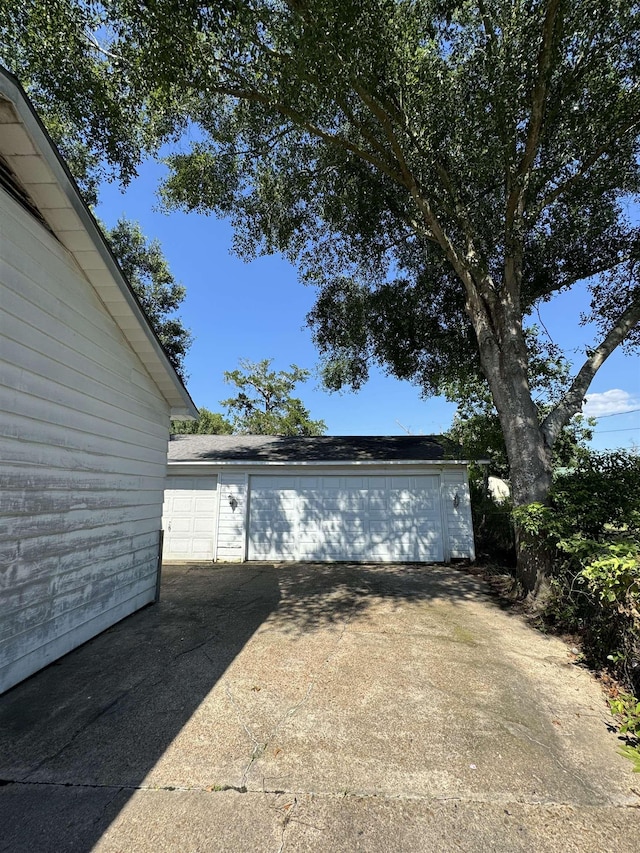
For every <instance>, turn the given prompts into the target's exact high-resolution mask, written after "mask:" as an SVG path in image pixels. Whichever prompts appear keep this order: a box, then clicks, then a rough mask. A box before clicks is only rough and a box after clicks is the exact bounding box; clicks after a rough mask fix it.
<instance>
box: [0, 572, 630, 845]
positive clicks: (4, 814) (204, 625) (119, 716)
mask: <svg viewBox="0 0 640 853" xmlns="http://www.w3.org/2000/svg"><path fill="white" fill-rule="evenodd" d="M163 580H164V585H163V600H162V601H161V603H160V604H159V605H157V606H154V607H150V608H147V609H146V610H145V611H142V612H140V613H138V614H136V615H134V616H132V617H130V618H129V619H127V620H125V621H123V622H122V623H120V624H119V625H117V626H115V627H114V628H112V629H110V630H109V631H107V632H105V633H104V634H103V635H101V636H100V637H97V638H96V639H95V640H92V641H91V642H90V643H87V644H86V645H85V646H83V647H82V648H80V649H78V650H76V651H75V652H73V653H72V654H70V655H68V656H67V657H66V658H64V659H62V660H61V661H59V662H57V663H56V664H54V665H52V666H50V667H49V668H48V669H46V670H44V671H43V672H41V673H39V674H37V675H36V676H34V677H32V678H31V679H29V680H28V681H27V682H25V683H23V684H22V685H19V686H18V687H16V688H15V689H14V690H12V691H10V692H9V693H7V694H5V696H3V697H0V780H4V783H3V784H2V785H1V786H0V851H5V850H6V851H12V853H14V851H15V853H19V851H25V853H27V851H28V853H49V851H51V853H54V851H55V853H64V852H65V851H89V850H95V851H98V853H115V851H124V850H136V851H142V853H144V851H150V853H151V851H154V853H156V851H180V853H182V851H209V850H225V851H247V850H252V851H253V850H256V851H262V850H264V851H268V853H290V851H316V850H317V851H326V850H367V851H372V853H373V851H387V850H394V851H395V850H397V851H403V850H406V851H422V850H424V851H453V850H464V851H470V853H471V851H473V852H474V853H475V851H484V850H487V851H489V850H491V851H505V853H506V851H519V850H522V851H524V850H527V851H531V850H533V851H541V853H543V851H547V850H548V851H551V850H553V851H554V853H556V851H576V853H578V851H579V853H591V851H594V853H595V851H598V853H601V851H607V850H612V851H613V850H615V851H616V853H624V851H627V850H628V851H634V853H635V851H637V850H638V849H640V791H639V788H640V782H639V781H638V778H637V776H634V774H633V773H632V772H631V765H630V763H628V762H626V761H625V760H624V759H623V758H621V757H620V756H619V755H618V754H617V753H616V745H617V739H616V737H615V735H613V734H612V733H611V732H609V731H608V730H607V725H606V724H607V721H608V715H607V709H606V705H605V702H604V699H603V697H602V695H601V693H600V690H599V687H598V685H597V684H596V683H595V681H594V680H593V679H592V678H591V677H590V676H589V674H588V673H587V672H585V671H584V670H582V669H580V668H579V667H577V666H576V665H575V664H574V662H573V658H572V656H571V655H570V654H569V651H568V649H567V647H566V646H565V645H564V644H563V643H561V642H560V641H559V640H557V639H554V638H548V637H544V636H541V635H540V634H537V633H536V632H534V631H532V630H531V629H530V628H529V627H528V626H527V625H526V624H524V623H523V622H522V620H521V619H519V618H518V617H515V616H510V615H508V614H506V613H504V612H502V611H501V610H500V609H499V608H498V607H496V606H495V604H494V603H492V601H491V600H490V598H489V596H488V595H487V591H486V589H485V588H484V587H483V585H482V583H481V582H480V581H478V580H477V579H474V578H471V577H469V576H467V575H465V574H464V573H463V572H461V571H456V570H455V569H453V568H450V567H442V566H437V567H434V566H354V565H348V564H346V565H334V566H327V565H318V566H291V565H277V566H273V565H268V564H265V565H251V566H191V567H184V566H183V567H165V569H164V579H163Z"/></svg>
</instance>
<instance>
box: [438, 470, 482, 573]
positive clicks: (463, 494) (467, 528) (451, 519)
mask: <svg viewBox="0 0 640 853" xmlns="http://www.w3.org/2000/svg"><path fill="white" fill-rule="evenodd" d="M456 495H457V496H458V501H457V504H458V506H455V503H456V500H455V498H456ZM442 503H443V509H444V519H445V525H446V537H447V541H448V551H449V559H454V560H455V559H460V558H467V559H470V560H475V547H474V541H473V521H472V518H471V499H470V496H469V484H468V480H467V474H466V471H462V470H457V471H445V472H444V474H443V478H442Z"/></svg>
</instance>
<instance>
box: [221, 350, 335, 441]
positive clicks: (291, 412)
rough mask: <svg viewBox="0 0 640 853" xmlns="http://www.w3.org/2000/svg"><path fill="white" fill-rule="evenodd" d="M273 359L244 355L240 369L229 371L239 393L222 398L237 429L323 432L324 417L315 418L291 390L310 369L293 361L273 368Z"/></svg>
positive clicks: (227, 376) (228, 378)
mask: <svg viewBox="0 0 640 853" xmlns="http://www.w3.org/2000/svg"><path fill="white" fill-rule="evenodd" d="M272 361H273V359H271V358H265V359H263V360H262V361H257V362H254V361H248V360H246V359H241V361H240V369H239V370H231V371H226V372H225V374H224V378H225V381H226V382H229V383H231V384H233V385H235V386H236V387H237V388H238V389H239V393H238V394H237V395H236V396H235V397H230V398H229V399H228V400H222V401H221V405H223V406H226V407H227V409H228V413H229V416H230V417H231V419H232V423H233V432H234V433H241V434H245V435H322V434H323V433H324V432H325V431H326V429H327V427H326V424H325V422H324V421H313V420H311V416H310V414H309V410H308V409H306V408H305V407H304V405H303V404H302V401H301V400H300V399H299V398H298V397H292V396H291V394H292V392H293V390H294V388H295V386H296V385H298V384H299V383H300V382H304V381H305V380H306V379H307V378H308V377H309V371H308V370H303V369H302V368H300V367H297V366H296V365H295V364H292V365H291V370H280V371H275V370H270V369H269V368H270V366H271V363H272Z"/></svg>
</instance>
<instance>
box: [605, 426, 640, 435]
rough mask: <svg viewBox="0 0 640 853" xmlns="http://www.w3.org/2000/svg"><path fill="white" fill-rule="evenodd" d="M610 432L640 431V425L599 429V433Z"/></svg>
mask: <svg viewBox="0 0 640 853" xmlns="http://www.w3.org/2000/svg"><path fill="white" fill-rule="evenodd" d="M608 432H640V427H627V428H626V429H599V430H598V435H606V434H607V433H608Z"/></svg>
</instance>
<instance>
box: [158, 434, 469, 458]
mask: <svg viewBox="0 0 640 853" xmlns="http://www.w3.org/2000/svg"><path fill="white" fill-rule="evenodd" d="M460 456H461V453H460V448H459V447H458V446H457V445H455V444H453V442H450V441H448V439H446V438H444V437H443V436H432V435H337V436H329V435H322V436H314V437H313V438H307V437H298V436H279V435H173V436H171V441H170V442H169V463H171V462H222V463H224V462H241V461H246V462H280V463H282V462H292V463H294V462H389V461H396V462H432V461H437V460H454V459H460Z"/></svg>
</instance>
